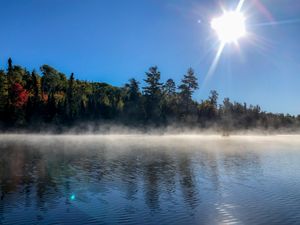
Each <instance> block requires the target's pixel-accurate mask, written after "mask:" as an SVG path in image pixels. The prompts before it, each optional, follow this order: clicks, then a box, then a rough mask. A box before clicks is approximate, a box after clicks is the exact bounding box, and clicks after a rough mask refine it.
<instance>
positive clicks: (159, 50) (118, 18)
mask: <svg viewBox="0 0 300 225" xmlns="http://www.w3.org/2000/svg"><path fill="white" fill-rule="evenodd" d="M237 4H238V1H237V0H232V1H230V0H223V1H221V0H215V1H214V0H26V1H24V0H0V12H1V13H0V29H1V32H0V67H2V68H6V66H7V64H6V62H7V58H8V57H12V59H13V62H14V63H15V64H20V65H23V66H26V67H27V69H30V70H31V69H33V68H36V69H38V68H39V67H40V66H41V65H42V64H49V65H51V66H53V67H55V68H56V69H58V70H60V71H62V72H64V73H65V74H66V75H69V74H70V73H71V72H74V73H75V76H76V78H79V79H84V80H90V81H102V82H107V83H111V84H113V85H117V86H120V85H123V84H124V83H125V82H127V80H128V79H129V78H131V77H135V78H137V79H138V80H139V81H142V79H143V78H144V72H145V71H146V70H147V69H148V68H149V67H150V66H152V65H157V66H158V67H159V69H160V71H161V73H162V80H164V81H165V80H166V79H167V78H169V77H171V78H173V79H174V80H175V81H176V82H177V83H178V82H179V81H180V79H181V77H182V76H183V74H184V73H185V72H186V70H187V69H188V68H189V67H192V68H194V69H195V71H196V73H197V76H198V79H199V83H200V89H199V90H198V91H197V92H196V93H195V95H194V98H195V99H197V100H200V99H204V98H207V96H208V94H209V91H210V90H212V89H215V90H217V91H218V92H219V94H220V98H221V99H223V98H224V97H229V98H230V99H232V100H234V101H239V102H247V103H252V104H259V105H260V106H261V107H262V108H263V109H264V110H266V111H272V112H284V113H291V114H300V44H299V43H300V1H298V0H245V3H244V6H243V8H242V11H243V12H244V14H245V16H246V24H247V30H248V33H249V34H248V35H247V37H245V38H243V39H241V40H240V41H239V44H238V46H236V45H234V44H232V45H227V46H226V47H225V49H224V51H223V54H222V56H221V59H220V61H219V63H218V66H217V69H216V70H215V71H214V73H213V74H212V75H211V76H210V77H209V78H206V75H207V72H208V70H209V67H210V65H211V63H212V61H213V59H214V57H215V54H216V52H217V49H218V46H219V43H218V38H217V37H216V35H215V33H214V31H213V30H212V29H211V27H210V21H211V19H212V18H213V17H214V16H218V15H220V13H221V12H222V10H221V8H222V7H223V8H226V9H230V8H231V9H233V8H235V7H236V5H237ZM204 80H206V81H205V82H204Z"/></svg>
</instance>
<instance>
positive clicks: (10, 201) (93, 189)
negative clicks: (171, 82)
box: [0, 135, 300, 225]
mask: <svg viewBox="0 0 300 225" xmlns="http://www.w3.org/2000/svg"><path fill="white" fill-rule="evenodd" d="M0 196H1V199H0V224H72V225H73V224H108V225H109V224H137V225H142V224H146V225H147V224H153V225H154V224H155V225H156V224H172V225H173V224H183V225H188V224H197V225H198V224H300V136H296V135H295V136H234V137H226V138H225V137H220V136H214V135H207V136H205V135H164V136H146V135H145V136H143V135H82V136H80V135H0Z"/></svg>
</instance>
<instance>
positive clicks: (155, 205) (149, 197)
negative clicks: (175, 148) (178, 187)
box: [142, 149, 176, 210]
mask: <svg viewBox="0 0 300 225" xmlns="http://www.w3.org/2000/svg"><path fill="white" fill-rule="evenodd" d="M143 159H144V160H145V161H144V162H143V164H142V165H143V167H142V170H143V178H144V180H143V184H144V193H145V201H146V203H147V205H148V206H149V208H150V209H152V210H157V209H159V207H160V202H159V199H160V196H161V195H162V194H168V195H169V196H170V194H171V193H173V192H174V191H175V190H174V189H175V183H176V182H175V176H176V168H175V164H174V160H173V159H172V157H171V155H170V154H168V153H166V152H165V150H164V149H155V150H154V151H153V150H151V149H145V150H144V151H143Z"/></svg>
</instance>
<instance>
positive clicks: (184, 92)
mask: <svg viewBox="0 0 300 225" xmlns="http://www.w3.org/2000/svg"><path fill="white" fill-rule="evenodd" d="M144 82H145V86H144V87H140V83H139V82H138V81H137V80H136V79H134V78H132V79H130V80H129V81H128V83H126V84H125V85H124V86H122V87H115V86H112V85H109V84H106V83H101V82H88V81H82V80H78V79H75V75H74V74H73V73H72V74H71V75H70V76H69V77H67V76H66V75H65V74H63V73H62V72H59V71H58V70H56V69H55V68H53V67H51V66H49V65H43V66H41V68H40V73H38V72H37V71H36V70H33V71H31V72H30V71H28V70H26V69H25V68H23V67H21V66H18V65H13V62H12V59H11V58H9V59H8V66H7V69H6V70H0V127H1V129H2V130H9V129H20V128H24V129H33V130H39V129H42V127H55V128H56V129H57V130H59V129H61V127H72V126H76V125H78V124H87V123H94V124H100V125H101V124H104V123H107V122H112V123H116V124H122V125H126V126H133V127H148V126H149V127H150V126H151V127H153V126H154V127H165V126H168V125H174V126H177V127H188V128H201V129H206V128H212V127H213V128H216V129H220V130H222V131H225V132H227V131H228V132H229V131H231V130H247V129H255V128H259V129H265V130H274V129H280V128H286V129H290V130H296V129H298V128H299V126H300V115H299V116H292V115H289V114H286V115H285V114H274V113H267V112H265V111H262V110H261V108H260V107H259V106H258V105H256V106H253V105H247V104H246V103H243V104H241V103H238V102H232V101H230V99H229V98H225V99H224V100H223V102H222V104H218V93H217V92H216V91H214V90H213V91H211V92H210V96H209V97H208V99H206V100H202V101H195V100H194V99H193V98H192V96H193V93H194V92H195V91H196V90H197V89H198V87H199V85H198V80H197V76H196V75H195V72H194V70H193V69H191V68H190V69H188V70H187V72H186V74H185V75H184V76H183V77H182V80H181V82H180V84H179V85H176V84H175V82H174V80H173V79H171V78H170V79H168V80H167V81H166V82H162V81H161V74H160V71H159V70H158V68H157V67H156V66H154V67H150V68H149V70H148V71H147V72H146V73H145V79H144Z"/></svg>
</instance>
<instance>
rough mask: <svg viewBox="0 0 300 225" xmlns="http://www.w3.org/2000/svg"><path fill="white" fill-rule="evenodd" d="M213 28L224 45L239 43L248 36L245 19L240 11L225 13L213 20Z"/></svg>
mask: <svg viewBox="0 0 300 225" xmlns="http://www.w3.org/2000/svg"><path fill="white" fill-rule="evenodd" d="M211 28H212V29H213V30H215V31H216V33H217V35H218V37H219V39H220V41H221V42H222V43H223V44H228V43H232V42H237V40H238V39H240V38H241V37H244V36H245V35H246V26H245V17H244V15H243V13H242V12H239V11H229V12H224V14H223V15H222V16H220V17H217V18H214V19H212V21H211Z"/></svg>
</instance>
